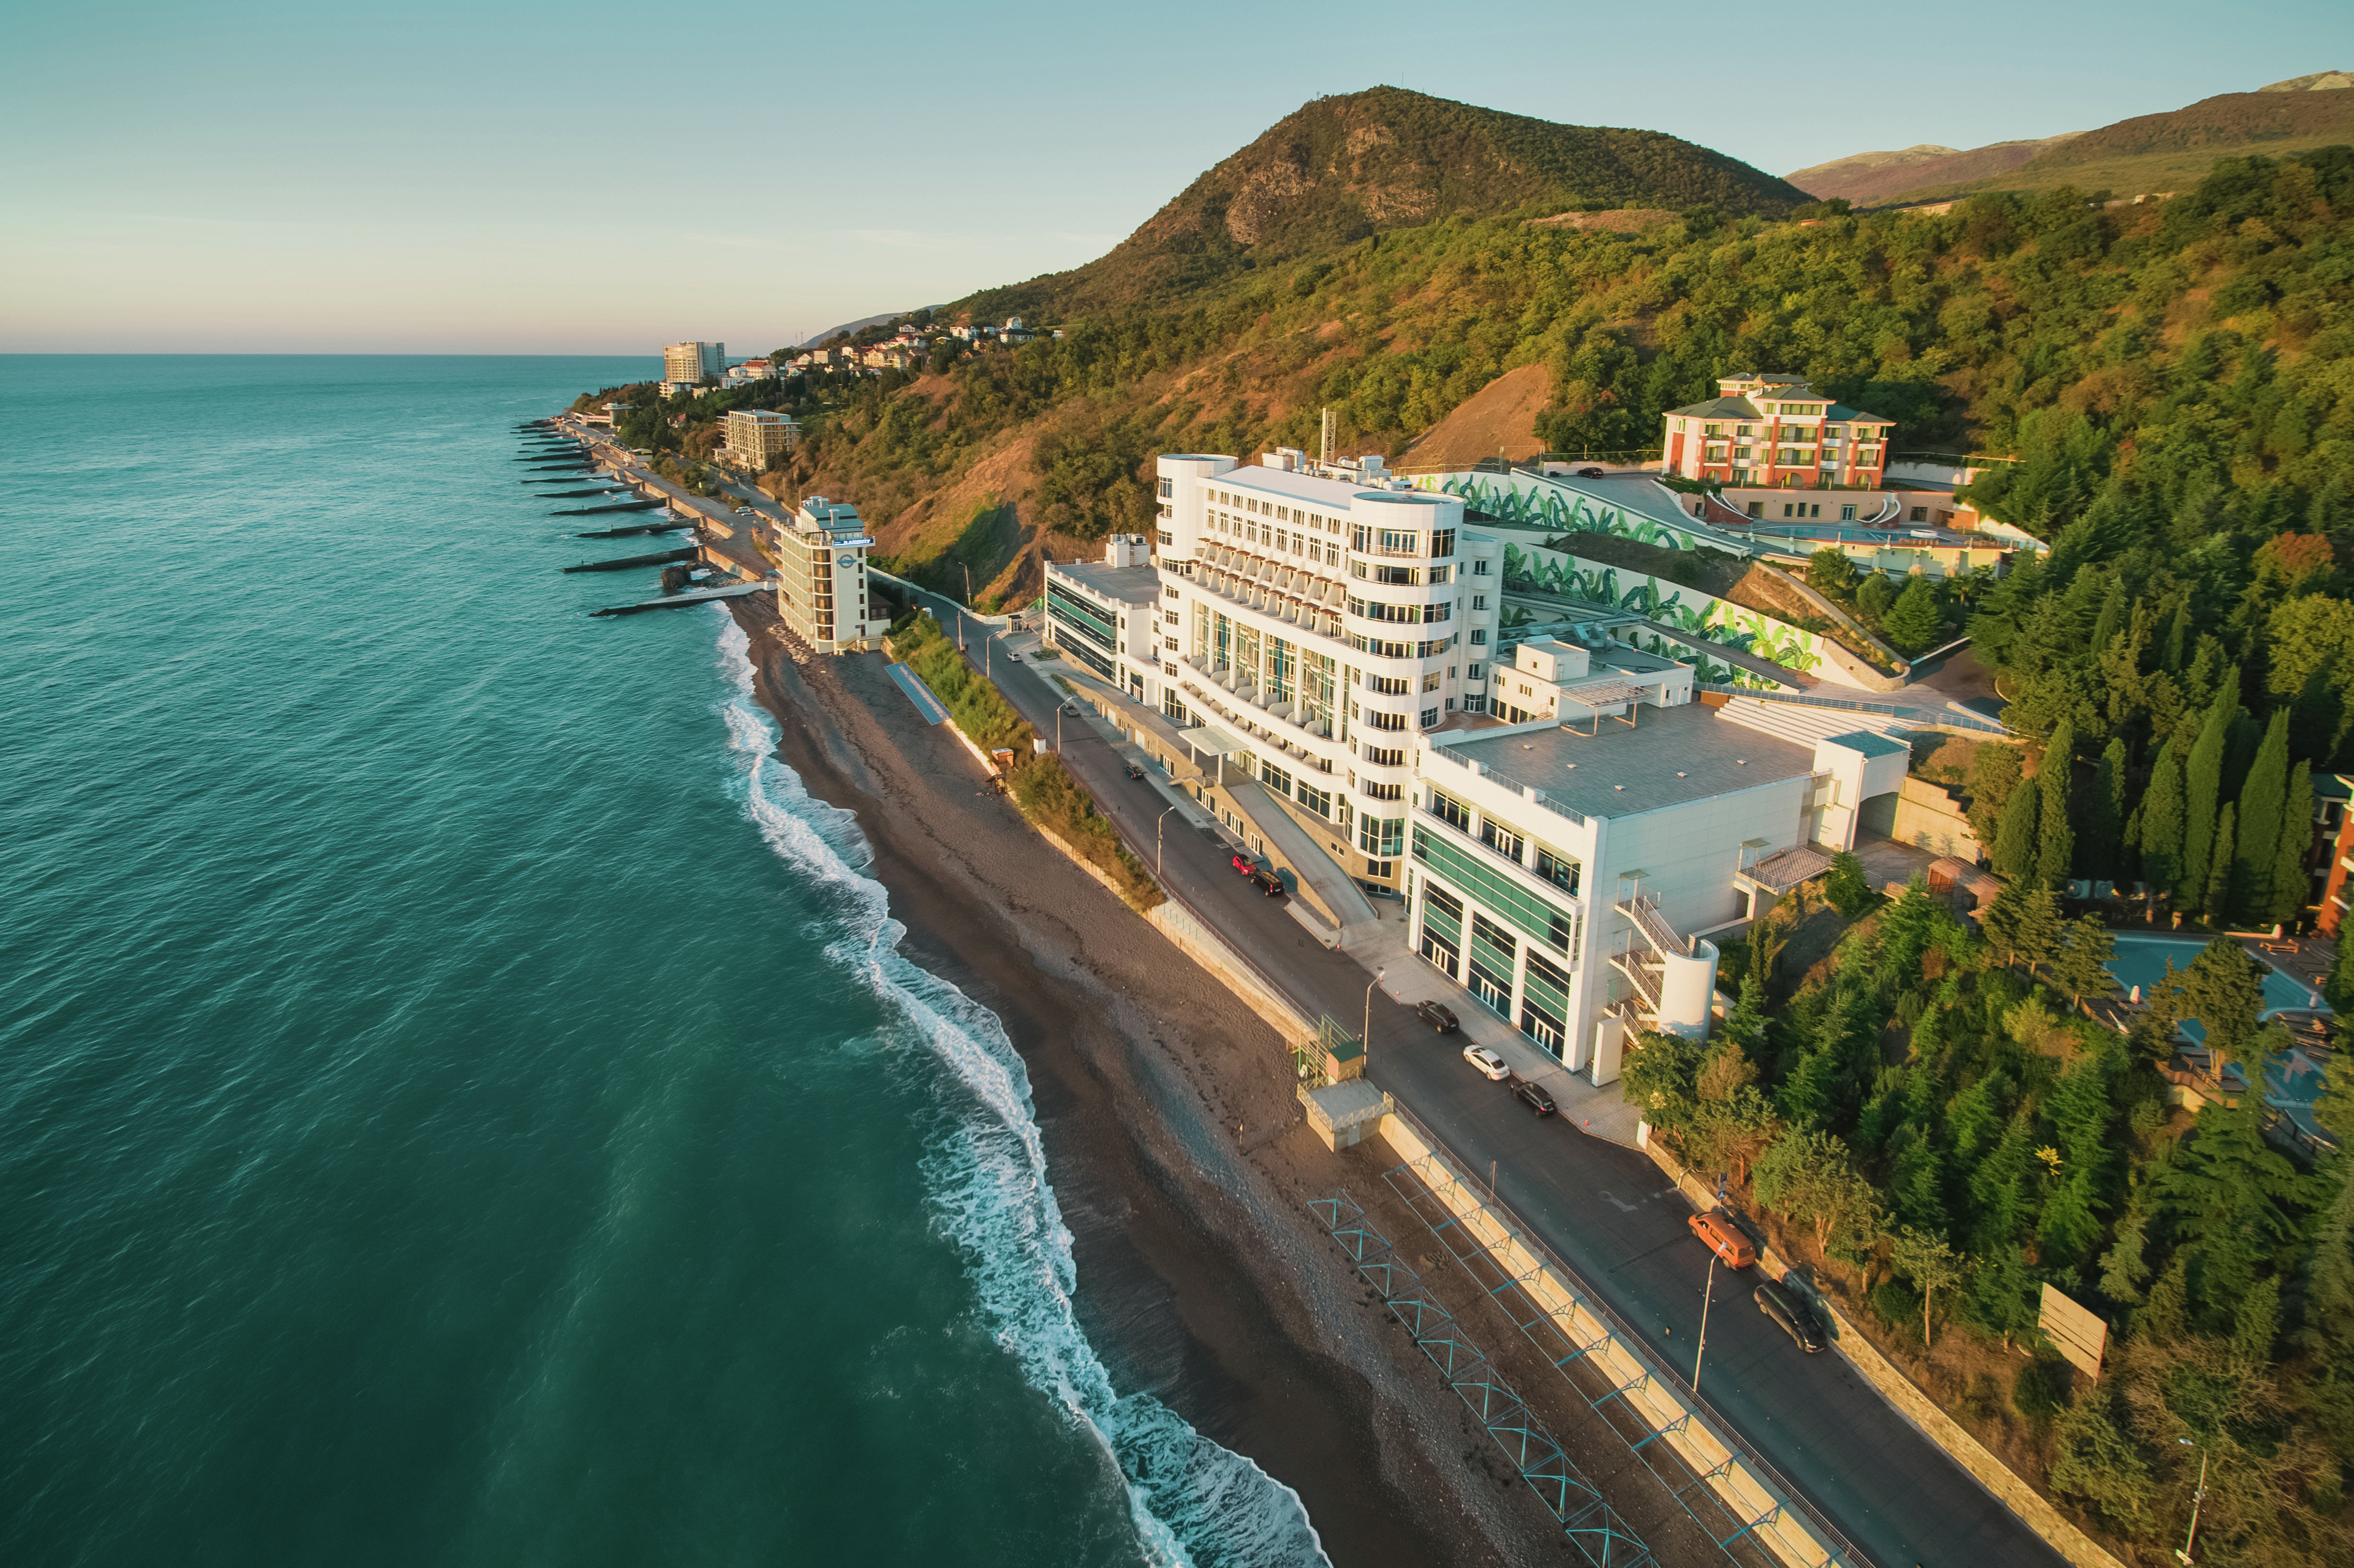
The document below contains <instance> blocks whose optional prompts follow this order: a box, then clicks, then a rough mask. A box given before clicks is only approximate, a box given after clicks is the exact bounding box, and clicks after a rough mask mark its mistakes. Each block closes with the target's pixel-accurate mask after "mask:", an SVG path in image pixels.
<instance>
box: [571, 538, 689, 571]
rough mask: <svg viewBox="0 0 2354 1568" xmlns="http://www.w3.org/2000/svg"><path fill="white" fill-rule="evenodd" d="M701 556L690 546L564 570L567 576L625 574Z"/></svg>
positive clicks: (585, 562) (586, 564) (583, 563)
mask: <svg viewBox="0 0 2354 1568" xmlns="http://www.w3.org/2000/svg"><path fill="white" fill-rule="evenodd" d="M702 554H703V552H702V550H701V549H700V548H698V547H697V546H693V545H690V546H687V547H686V548H685V549H684V550H663V551H661V552H660V553H658V554H655V555H652V556H622V557H621V558H620V560H616V561H583V562H581V563H580V564H579V565H578V566H577V567H565V568H564V570H565V572H566V574H567V576H568V575H570V574H571V573H574V572H626V571H628V570H629V569H630V568H631V567H666V566H668V565H670V564H671V563H672V562H673V561H691V560H694V559H695V557H696V556H700V555H702Z"/></svg>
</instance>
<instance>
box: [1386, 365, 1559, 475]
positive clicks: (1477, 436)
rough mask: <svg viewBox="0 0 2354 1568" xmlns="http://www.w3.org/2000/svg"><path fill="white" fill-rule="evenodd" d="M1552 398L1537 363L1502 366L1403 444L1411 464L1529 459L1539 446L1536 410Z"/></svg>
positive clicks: (1546, 373) (1547, 374) (1547, 377)
mask: <svg viewBox="0 0 2354 1568" xmlns="http://www.w3.org/2000/svg"><path fill="white" fill-rule="evenodd" d="M1552 397H1553V372H1552V371H1551V370H1550V369H1548V368H1547V367H1546V366H1542V365H1523V366H1521V367H1520V368H1519V369H1518V370H1507V371H1506V372H1504V374H1502V375H1501V376H1497V377H1496V379H1494V380H1493V381H1490V382H1489V383H1488V385H1487V386H1485V387H1481V388H1480V389H1479V391H1477V392H1474V393H1473V394H1472V395H1471V396H1470V397H1467V398H1465V399H1464V400H1463V401H1462V402H1461V403H1459V404H1458V405H1457V406H1456V408H1455V411H1454V412H1453V413H1451V414H1449V415H1447V418H1443V419H1441V420H1439V421H1438V423H1437V424H1435V425H1433V426H1431V427H1430V429H1428V430H1426V431H1425V432H1424V433H1423V437H1422V439H1421V440H1418V441H1416V442H1415V443H1414V445H1412V446H1410V447H1408V448H1407V449H1406V451H1405V466H1407V467H1410V468H1469V466H1470V465H1471V464H1473V463H1475V462H1477V461H1479V460H1480V459H1481V458H1491V457H1504V458H1511V459H1520V458H1530V457H1534V456H1536V454H1537V453H1539V452H1541V451H1543V450H1544V443H1543V441H1541V440H1538V439H1537V413H1538V410H1540V409H1542V408H1543V407H1544V406H1545V404H1546V403H1547V402H1549V401H1551V400H1552Z"/></svg>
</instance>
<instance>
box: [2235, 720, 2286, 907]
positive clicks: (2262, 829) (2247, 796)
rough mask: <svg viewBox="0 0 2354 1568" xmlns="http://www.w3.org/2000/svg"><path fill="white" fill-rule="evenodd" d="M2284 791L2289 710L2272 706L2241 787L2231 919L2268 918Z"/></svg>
mask: <svg viewBox="0 0 2354 1568" xmlns="http://www.w3.org/2000/svg"><path fill="white" fill-rule="evenodd" d="M2287 795H2288V709H2286V708H2285V707H2281V708H2274V710H2273V720H2272V723H2271V724H2270V725H2268V726H2265V729H2264V742H2263V744H2262V745H2260V746H2259V747H2257V748H2256V759H2255V761H2254V763H2253V765H2251V766H2250V768H2248V781H2247V782H2246V783H2245V784H2243V785H2242V786H2241V787H2240V813H2239V842H2238V843H2237V844H2236V845H2235V846H2234V849H2233V853H2232V886H2233V888H2234V889H2235V890H2236V891H2237V894H2238V896H2237V897H2235V898H2234V899H2233V900H2232V909H2231V914H2232V917H2233V918H2234V919H2239V920H2244V921H2247V922H2249V923H2251V924H2253V923H2254V922H2255V921H2258V920H2264V921H2267V922H2268V921H2270V920H2271V918H2272V916H2270V915H2267V914H2265V913H2264V911H2265V910H2268V909H2270V908H2271V907H2272V903H2273V863H2274V861H2276V860H2278V859H2279V858H2280V836H2281V803H2282V801H2283V800H2285V799H2286V798H2287Z"/></svg>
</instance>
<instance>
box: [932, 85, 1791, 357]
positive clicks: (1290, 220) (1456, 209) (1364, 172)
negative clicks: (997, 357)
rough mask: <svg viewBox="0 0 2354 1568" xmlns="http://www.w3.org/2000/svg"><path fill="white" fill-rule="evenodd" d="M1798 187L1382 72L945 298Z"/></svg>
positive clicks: (1159, 278) (1116, 302) (1128, 287)
mask: <svg viewBox="0 0 2354 1568" xmlns="http://www.w3.org/2000/svg"><path fill="white" fill-rule="evenodd" d="M1806 199H1807V195H1806V193H1805V192H1804V191H1801V190H1798V189H1797V188H1796V187H1795V186H1792V185H1787V184H1785V183H1784V182H1783V181H1781V180H1777V179H1776V178H1774V177H1773V176H1772V175H1767V174H1765V173H1763V172H1761V171H1759V170H1757V169H1753V168H1751V167H1750V166H1749V165H1748V164H1744V163H1741V162H1740V161H1738V160H1737V159H1734V158H1728V157H1726V156H1725V155H1724V154H1722V153H1716V152H1712V151H1710V150H1709V149H1708V148H1706V147H1699V146H1694V145H1693V144H1692V143H1690V142H1685V141H1681V140H1680V139H1678V138H1676V137H1673V136H1670V135H1667V134H1665V133H1663V132H1658V131H1630V130H1617V129H1610V128H1606V127H1599V126H1590V125H1556V124H1554V123H1553V122H1550V121H1545V120H1533V119H1531V118H1529V117H1527V116H1525V115H1520V114H1505V113H1502V112H1500V111H1496V110H1493V109H1480V108H1477V107H1475V106H1473V105H1471V104H1468V103H1456V102H1452V101H1448V100H1447V99H1443V98H1431V97H1427V96H1426V95H1425V94H1422V93H1419V92H1409V91H1407V90H1405V89H1403V88H1395V87H1377V88H1373V89H1372V90H1368V91H1364V92H1354V93H1350V94H1348V95H1346V96H1345V97H1340V98H1320V99H1317V100H1316V101H1313V102H1311V103H1309V104H1306V105H1304V106H1303V107H1302V108H1300V109H1299V111H1297V112H1295V113H1292V114H1289V115H1287V116H1285V117H1284V118H1283V119H1282V120H1280V121H1278V122H1276V123H1275V124H1274V125H1273V126H1271V127H1270V128H1269V129H1268V130H1267V133H1266V134H1265V135H1263V136H1261V137H1259V139H1258V140H1257V141H1256V142H1253V143H1251V144H1250V145H1249V146H1247V147H1245V148H1244V149H1243V150H1242V151H1241V152H1239V153H1236V154H1234V155H1233V156H1232V157H1230V158H1227V159H1226V160H1225V162H1223V163H1221V164H1218V165H1217V167H1215V168H1214V169H1212V170H1210V171H1209V172H1208V173H1207V174H1205V175H1202V177H1201V178H1199V179H1197V180H1195V181H1194V182H1193V184H1192V185H1188V186H1187V187H1186V188H1185V190H1184V191H1183V192H1182V194H1181V195H1179V196H1177V197H1176V199H1175V200H1173V201H1172V202H1170V203H1169V204H1168V205H1167V206H1166V207H1162V208H1161V210H1160V211H1159V212H1157V213H1155V214H1154V215H1153V216H1152V217H1151V218H1150V220H1148V221H1147V222H1146V223H1145V224H1144V226H1143V227H1142V228H1139V229H1138V230H1137V231H1136V232H1135V233H1134V234H1132V235H1130V236H1129V237H1128V238H1127V239H1125V240H1123V241H1121V243H1120V244H1119V246H1118V247H1116V248H1115V249H1113V250H1112V251H1111V252H1110V253H1109V254H1108V255H1106V256H1104V257H1102V258H1100V259H1099V260H1095V261H1091V262H1089V263H1087V265H1086V266H1084V267H1081V268H1078V269H1076V270H1073V271H1070V272H1060V273H1055V274H1052V275H1049V276H1047V277H1044V278H1037V279H1034V280H1032V281H1030V282H1027V283H1023V284H1017V285H1014V286H1013V287H1011V288H1003V289H992V290H989V291H985V292H982V293H980V294H976V295H974V296H972V297H971V298H970V300H965V301H960V302H959V303H958V304H957V306H955V307H952V308H954V309H958V310H969V311H970V312H972V313H974V314H976V315H977V316H978V317H980V318H981V319H984V320H985V319H989V318H991V317H1002V316H1008V315H1024V316H1033V315H1040V314H1052V315H1055V316H1056V317H1057V318H1060V317H1062V316H1066V315H1072V314H1076V313H1089V312H1100V311H1103V310H1105V309H1119V308H1123V307H1128V306H1133V305H1137V304H1140V303H1143V302H1147V301H1150V300H1153V299H1159V298H1167V297H1168V296H1169V295H1170V294H1171V293H1172V291H1176V292H1182V291H1189V290H1193V289H1198V288H1201V287H1204V286H1205V285H1210V284H1214V283H1216V282H1217V281H1221V280H1223V279H1225V278H1227V277H1230V276H1232V275H1233V274H1235V273H1236V272H1239V271H1244V270H1248V269H1251V268H1254V267H1263V266H1267V265H1269V264H1272V263H1276V262H1280V261H1284V260H1291V259H1294V258H1297V257H1303V256H1311V255H1320V254H1327V253H1330V252H1331V251H1334V250H1337V249H1341V248H1343V247H1345V246H1348V245H1351V244H1353V243H1354V242H1356V241H1357V240H1360V239H1363V238H1365V237H1366V236H1368V235H1372V234H1378V233H1381V232H1383V231H1384V230H1388V229H1395V228H1419V227H1421V226H1423V225H1426V224H1430V223H1435V222H1437V221H1439V220H1441V219H1445V218H1450V217H1453V218H1475V217H1497V216H1500V215H1501V214H1504V213H1508V212H1513V211H1515V210H1517V209H1520V208H1522V207H1526V208H1528V209H1529V212H1530V213H1553V212H1560V211H1563V210H1564V209H1567V208H1571V207H1580V206H1587V207H1669V208H1673V209H1676V210H1681V209H1683V208H1685V207H1696V206H1708V207H1717V208H1721V209H1722V210H1723V211H1725V212H1728V213H1741V214H1747V213H1757V214H1767V215H1771V214H1777V213H1782V212H1787V211H1788V210H1789V208H1790V207H1792V206H1794V205H1796V204H1797V203H1800V202H1804V201H1805V200H1806ZM1528 215H1529V214H1526V213H1524V214H1523V215H1522V216H1528Z"/></svg>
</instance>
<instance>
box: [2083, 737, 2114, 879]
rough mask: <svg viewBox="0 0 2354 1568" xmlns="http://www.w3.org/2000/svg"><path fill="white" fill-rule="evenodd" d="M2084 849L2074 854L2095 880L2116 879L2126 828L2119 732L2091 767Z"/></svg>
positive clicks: (2085, 872) (2085, 816)
mask: <svg viewBox="0 0 2354 1568" xmlns="http://www.w3.org/2000/svg"><path fill="white" fill-rule="evenodd" d="M2125 831H2126V743H2125V740H2124V738H2123V737H2122V736H2120V737H2119V738H2117V739H2115V740H2112V741H2110V742H2109V744H2108V745H2107V747H2105V748H2104V749H2103V750H2102V752H2101V761H2100V765H2099V766H2098V767H2096V768H2094V769H2093V789H2092V792H2091V793H2090V794H2088V795H2087V796H2085V797H2084V853H2082V854H2081V855H2079V856H2078V857H2077V858H2078V859H2079V861H2080V862H2081V863H2083V865H2084V874H2085V875H2086V876H2089V877H2092V878H2093V879H2094V880H2095V881H2116V880H2118V879H2119V871H2118V867H2117V852H2118V850H2119V849H2120V848H2121V847H2122V845H2123V841H2124V838H2125Z"/></svg>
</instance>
